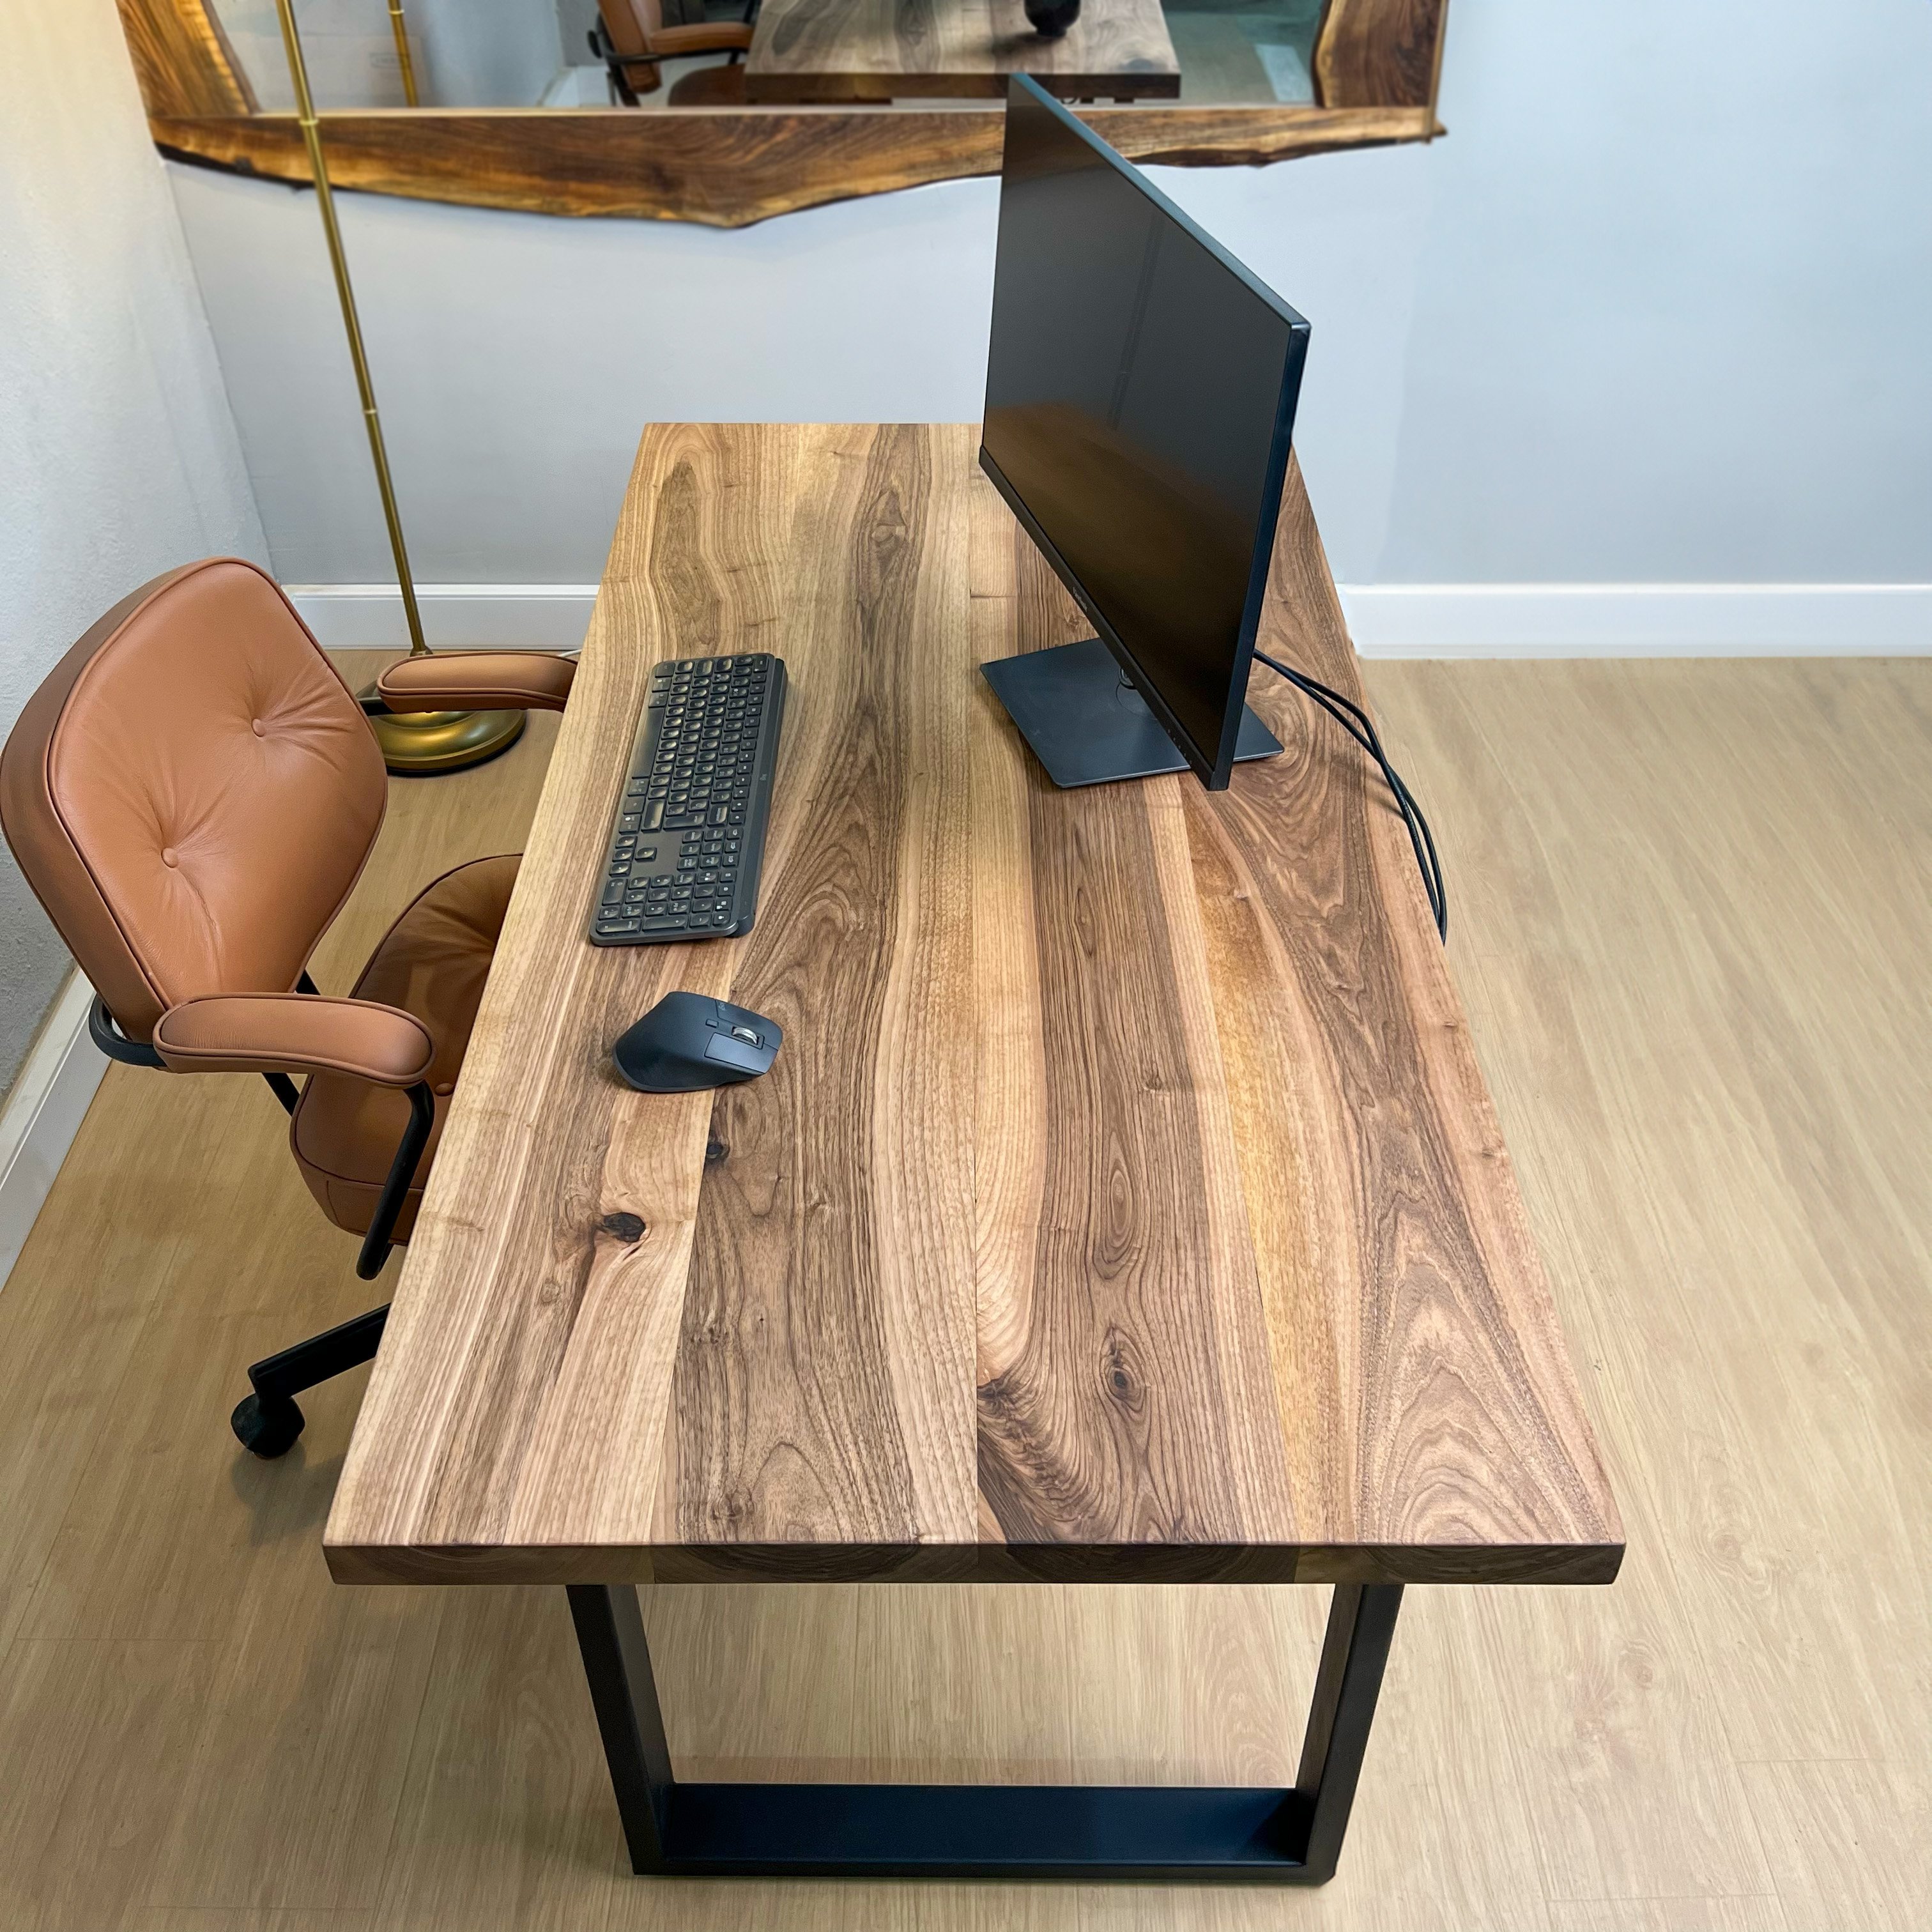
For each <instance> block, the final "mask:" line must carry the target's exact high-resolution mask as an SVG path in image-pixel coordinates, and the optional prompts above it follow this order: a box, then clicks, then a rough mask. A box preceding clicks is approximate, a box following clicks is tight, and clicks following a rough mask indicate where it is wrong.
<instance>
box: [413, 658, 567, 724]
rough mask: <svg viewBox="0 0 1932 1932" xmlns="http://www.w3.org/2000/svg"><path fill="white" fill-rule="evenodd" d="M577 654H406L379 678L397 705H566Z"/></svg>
mask: <svg viewBox="0 0 1932 1932" xmlns="http://www.w3.org/2000/svg"><path fill="white" fill-rule="evenodd" d="M575 676H577V661H576V659H575V658H564V657H558V656H557V655H555V654H554V653H553V652H550V651H435V652H431V654H430V655H429V656H428V657H426V658H403V659H402V660H401V662H399V663H397V664H392V665H390V667H389V669H388V670H386V671H385V672H383V675H382V676H380V677H379V678H378V679H377V680H376V688H377V691H378V692H380V694H381V696H382V700H383V703H385V704H386V705H387V706H389V709H391V710H392V711H490V710H495V709H498V708H499V707H502V708H506V709H509V710H512V711H561V710H562V709H563V706H564V700H565V699H566V698H568V697H569V695H570V686H571V681H572V679H574V678H575Z"/></svg>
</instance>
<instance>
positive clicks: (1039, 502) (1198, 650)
mask: <svg viewBox="0 0 1932 1932" xmlns="http://www.w3.org/2000/svg"><path fill="white" fill-rule="evenodd" d="M1307 344H1308V324H1307V322H1306V321H1304V320H1303V319H1302V317H1301V316H1299V315H1298V314H1296V313H1295V311H1294V310H1293V309H1292V308H1289V305H1287V303H1286V302H1283V300H1282V299H1280V296H1277V295H1276V294H1275V293H1274V292H1273V291H1272V290H1270V289H1268V288H1267V287H1265V286H1264V285H1263V284H1262V283H1261V282H1259V281H1257V280H1256V278H1255V277H1254V276H1253V275H1250V273H1249V272H1248V271H1247V269H1244V267H1243V266H1241V263H1239V262H1238V261H1236V260H1235V258H1234V257H1232V255H1230V254H1229V253H1228V251H1226V249H1225V248H1222V247H1221V246H1220V244H1219V243H1217V242H1215V241H1214V240H1213V239H1212V238H1211V237H1210V236H1207V235H1205V234H1204V233H1202V231H1201V230H1200V229H1199V228H1197V227H1196V226H1195V225H1194V223H1193V222H1191V221H1190V220H1188V218H1187V216H1186V215H1184V214H1182V213H1181V210H1180V209H1179V208H1176V207H1175V205H1174V204H1173V203H1172V202H1171V201H1169V199H1167V197H1166V196H1165V195H1163V193H1161V192H1160V190H1159V189H1157V188H1156V187H1154V185H1153V184H1151V182H1149V181H1148V180H1147V179H1146V178H1145V177H1144V176H1143V175H1142V174H1141V173H1140V172H1139V169H1136V168H1133V167H1132V166H1130V165H1129V164H1128V163H1127V162H1126V161H1124V160H1122V159H1121V157H1120V156H1119V155H1118V154H1115V151H1113V149H1112V148H1110V147H1109V146H1108V145H1107V144H1106V142H1104V141H1103V140H1101V139H1100V138H1099V137H1098V136H1096V135H1094V134H1093V133H1089V132H1088V130H1087V129H1086V128H1085V127H1083V126H1082V124H1081V123H1080V122H1079V121H1077V120H1076V119H1075V118H1074V117H1073V115H1071V114H1070V113H1068V112H1067V110H1066V109H1064V107H1061V105H1060V104H1059V103H1058V101H1055V100H1054V99H1052V97H1051V96H1049V95H1047V94H1046V92H1044V91H1043V89H1041V88H1040V86H1038V85H1037V83H1034V81H1033V80H1030V79H1029V78H1028V77H1026V76H1025V75H1024V74H1016V75H1014V76H1013V81H1012V85H1011V86H1010V89H1009V91H1008V93H1007V129H1006V157H1005V160H1004V163H1003V165H1002V167H1001V175H1000V230H999V248H998V263H997V267H996V269H995V278H994V284H993V334H992V353H991V354H990V355H989V357H988V359H987V364H986V415H985V419H984V427H983V430H982V432H981V442H980V464H981V466H982V467H983V469H985V470H986V474H987V475H989V477H990V478H992V481H993V482H994V484H995V486H996V487H998V490H999V491H1000V493H1001V495H1002V496H1004V497H1005V499H1007V502H1008V503H1009V504H1010V505H1011V506H1012V508H1013V512H1014V514H1016V516H1017V517H1019V520H1020V521H1021V523H1022V524H1023V525H1024V526H1025V528H1026V530H1027V532H1028V535H1031V537H1032V538H1033V540H1034V542H1035V543H1036V544H1038V545H1039V547H1040V550H1041V552H1042V553H1043V555H1044V556H1046V559H1047V561H1048V562H1049V563H1050V564H1052V566H1053V568H1054V569H1055V571H1057V572H1058V574H1059V577H1060V580H1061V582H1062V583H1064V584H1065V585H1066V586H1067V589H1068V590H1069V591H1070V592H1072V593H1073V597H1074V599H1075V601H1076V602H1077V603H1078V604H1079V606H1080V607H1081V609H1082V610H1083V611H1084V612H1085V613H1086V615H1087V616H1088V619H1089V620H1090V621H1091V622H1092V624H1093V625H1094V630H1095V631H1096V633H1097V636H1096V637H1094V638H1090V639H1087V640H1083V641H1082V642H1081V643H1076V644H1069V645H1064V646H1061V647H1060V648H1059V649H1055V650H1046V651H1035V652H1027V653H1024V654H1022V655H1020V656H1018V657H1013V658H1002V659H1001V660H1000V661H998V662H996V663H993V664H985V665H983V666H982V667H981V669H982V670H983V672H984V673H985V675H986V680H987V682H989V684H990V685H992V688H993V689H994V691H995V692H996V693H997V694H998V696H999V698H1000V700H1001V703H1004V705H1005V706H1006V708H1007V712H1009V713H1010V715H1011V716H1012V718H1013V721H1014V723H1015V724H1016V725H1018V726H1019V729H1020V730H1021V732H1022V734H1023V735H1024V736H1025V738H1026V739H1027V742H1028V743H1029V744H1030V745H1031V746H1032V747H1033V748H1034V751H1035V753H1036V754H1037V755H1038V757H1040V762H1041V763H1043V765H1045V766H1046V769H1047V770H1048V772H1049V775H1051V776H1052V778H1053V779H1054V781H1055V782H1056V783H1057V784H1063V785H1079V784H1098V783H1100V782H1102V781H1105V780H1108V779H1112V778H1139V777H1145V776H1149V775H1152V774H1153V773H1154V772H1171V771H1181V770H1184V769H1187V767H1188V766H1192V767H1193V769H1194V770H1195V771H1196V772H1197V773H1199V775H1200V778H1201V780H1202V783H1203V784H1205V785H1206V786H1207V787H1208V788H1209V789H1210V790H1223V789H1224V788H1225V787H1226V785H1227V783H1228V780H1229V772H1230V771H1231V769H1232V766H1233V765H1234V763H1235V761H1236V760H1238V759H1242V758H1249V757H1268V756H1270V755H1271V754H1274V753H1275V752H1278V751H1280V749H1281V745H1280V742H1279V741H1278V740H1277V739H1275V738H1274V736H1273V735H1272V734H1271V733H1270V732H1269V731H1268V729H1267V727H1265V725H1263V724H1262V722H1261V721H1260V720H1259V718H1256V716H1255V715H1254V714H1253V712H1251V711H1249V710H1248V709H1247V706H1246V704H1245V703H1244V694H1245V692H1246V691H1247V682H1248V666H1249V659H1250V654H1251V653H1252V652H1253V649H1254V642H1255V630H1256V625H1257V623H1258V622H1259V619H1260V616H1261V608H1262V595H1263V593H1264V592H1265V590H1266V589H1267V586H1268V559H1269V556H1270V554H1271V552H1272V550H1273V548H1274V527H1275V518H1276V514H1277V511H1278V510H1279V508H1280V503H1281V489H1282V481H1283V478H1284V477H1285V476H1286V474H1287V471H1288V457H1289V439H1290V436H1291V434H1292V431H1293V428H1294V425H1295V401H1296V398H1297V397H1298V395H1299V394H1300V392H1301V368H1302V362H1303V359H1304V356H1305V355H1306V353H1307Z"/></svg>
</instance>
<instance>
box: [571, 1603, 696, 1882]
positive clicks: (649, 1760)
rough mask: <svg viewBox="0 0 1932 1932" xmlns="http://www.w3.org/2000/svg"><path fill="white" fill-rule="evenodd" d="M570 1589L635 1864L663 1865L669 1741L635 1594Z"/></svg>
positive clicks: (641, 1868) (636, 1867)
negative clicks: (665, 1738)
mask: <svg viewBox="0 0 1932 1932" xmlns="http://www.w3.org/2000/svg"><path fill="white" fill-rule="evenodd" d="M568 1590H569V1592H570V1616H571V1622H573V1623H574V1624H575V1625H576V1626H577V1649H579V1650H580V1651H581V1652H583V1674H584V1675H585V1676H586V1677H587V1678H589V1680H590V1702H591V1703H592V1706H594V1707H595V1710H596V1712H597V1729H598V1732H599V1733H601V1736H602V1737H603V1739H604V1757H606V1758H607V1759H608V1760H609V1761H610V1782H611V1784H612V1785H613V1787H615V1788H616V1793H617V1815H618V1817H620V1818H621V1819H622V1820H623V1823H624V1838H625V1843H627V1844H628V1846H629V1847H630V1852H631V1870H633V1871H638V1872H652V1871H661V1870H663V1869H664V1813H665V1810H666V1808H667V1805H668V1804H669V1802H670V1787H671V1776H670V1746H669V1745H667V1744H666V1743H665V1742H664V1718H663V1716H662V1715H661V1712H659V1710H658V1691H657V1684H656V1682H655V1679H653V1678H652V1675H651V1653H650V1650H649V1646H647V1645H646V1643H645V1642H644V1620H643V1616H642V1614H641V1613H640V1611H639V1610H638V1609H637V1592H636V1590H635V1589H633V1588H631V1586H628V1585H625V1584H604V1583H572V1584H571V1585H569V1586H568Z"/></svg>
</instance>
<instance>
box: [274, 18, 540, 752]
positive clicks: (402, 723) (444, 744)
mask: <svg viewBox="0 0 1932 1932" xmlns="http://www.w3.org/2000/svg"><path fill="white" fill-rule="evenodd" d="M275 11H276V13H278V15H279V16H280V17H281V23H282V46H283V49H284V52H286V53H287V55H288V61H289V80H290V83H291V84H292V85H293V87H294V89H295V95H296V119H297V120H298V121H299V122H300V123H301V124H302V139H303V140H304V142H306V143H307V145H308V163H309V170H310V172H311V173H312V174H313V175H314V177H315V205H316V208H317V211H318V212H319V213H320V214H321V216H322V229H323V234H324V235H325V236H327V237H328V239H329V266H330V267H331V268H332V269H334V270H335V293H336V296H337V299H338V300H339V301H340V302H341V305H342V326H343V328H344V330H346V331H347V334H348V337H349V359H350V362H353V364H354V365H356V389H357V390H358V391H359V393H360V394H361V396H362V420H363V422H364V423H365V425H366V426H367V428H368V431H369V454H370V455H371V458H373V459H374V462H375V465H376V487H377V489H379V490H380V491H381V492H382V496H383V520H384V521H385V522H386V523H387V524H388V525H389V548H390V550H391V552H392V553H393V554H394V556H395V559H396V582H397V585H398V588H399V589H401V592H402V593H403V615H404V618H405V619H407V622H408V624H409V627H410V656H412V657H426V656H428V654H429V646H428V644H427V643H425V642H424V641H423V628H422V612H421V611H420V610H418V609H417V607H416V580H415V579H414V578H413V577H411V576H410V558H409V552H408V551H407V549H405V548H404V544H403V525H402V519H401V517H400V516H398V514H397V511H396V493H395V488H394V487H393V485H392V484H391V482H390V480H389V455H388V452H386V450H385V449H384V448H383V421H382V418H381V417H380V416H378V415H377V413H376V392H375V390H374V387H373V386H371V383H370V380H369V364H368V359H367V357H366V356H365V355H364V354H363V353H362V324H361V323H359V321H358V320H356V295H355V291H354V290H353V289H352V288H351V287H350V284H349V263H348V261H347V258H346V257H344V254H343V252H342V231H341V229H340V228H338V226H337V225H336V220H335V198H334V196H332V194H331V193H330V192H329V166H328V163H326V161H325V160H323V154H322V135H321V132H320V129H319V128H318V127H317V125H316V118H315V103H314V101H313V100H312V99H311V97H310V94H309V89H308V62H306V61H305V59H304V58H302V36H301V34H299V32H298V31H296V15H295V6H294V0H275ZM390 24H391V26H392V28H393V30H394V31H395V36H396V40H397V44H398V47H399V48H400V49H401V50H402V53H403V59H404V68H403V71H404V75H405V77H406V89H407V93H408V94H409V95H410V98H411V104H412V105H413V104H414V98H413V97H414V95H415V92H416V85H415V83H416V75H415V71H414V69H413V67H412V66H411V65H410V62H409V58H408V43H407V38H406V37H405V34H404V28H403V21H402V9H401V5H400V0H393V4H392V5H391V7H390ZM361 697H362V708H363V709H364V710H365V711H366V712H368V714H369V724H370V727H371V730H374V733H375V734H376V741H377V743H378V744H380V745H381V746H382V748H383V762H384V763H386V764H387V765H388V766H389V769H390V770H391V771H392V772H454V771H460V770H462V769H463V767H464V766H468V765H477V764H481V763H482V762H483V760H484V759H485V758H493V757H495V756H496V754H497V753H498V752H499V751H505V750H507V749H508V748H509V746H510V745H512V744H514V742H516V740H517V737H518V736H520V734H521V733H522V731H523V712H520V711H425V712H410V713H406V714H405V713H398V712H392V711H389V710H388V709H385V708H384V706H383V703H382V700H381V699H380V698H379V697H377V695H376V694H375V687H374V685H370V686H369V687H368V689H366V690H365V691H363V692H362V693H361Z"/></svg>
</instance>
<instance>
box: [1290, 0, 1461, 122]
mask: <svg viewBox="0 0 1932 1932" xmlns="http://www.w3.org/2000/svg"><path fill="white" fill-rule="evenodd" d="M1448 10H1449V0H1326V5H1325V7H1324V9H1323V11H1322V26H1321V28H1320V31H1319V32H1318V33H1317V34H1316V40H1315V61H1314V68H1315V89H1316V98H1318V99H1319V101H1321V102H1322V105H1323V106H1324V107H1427V108H1430V109H1433V107H1435V105H1436V80H1437V77H1438V76H1439V74H1440V72H1441V69H1442V35H1443V31H1444V28H1445V26H1446V25H1447V17H1448Z"/></svg>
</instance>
